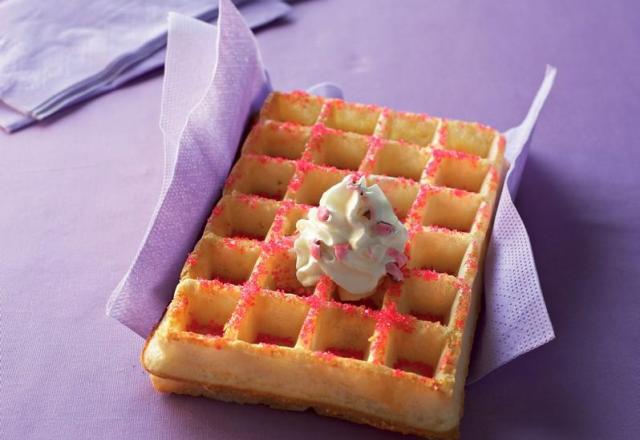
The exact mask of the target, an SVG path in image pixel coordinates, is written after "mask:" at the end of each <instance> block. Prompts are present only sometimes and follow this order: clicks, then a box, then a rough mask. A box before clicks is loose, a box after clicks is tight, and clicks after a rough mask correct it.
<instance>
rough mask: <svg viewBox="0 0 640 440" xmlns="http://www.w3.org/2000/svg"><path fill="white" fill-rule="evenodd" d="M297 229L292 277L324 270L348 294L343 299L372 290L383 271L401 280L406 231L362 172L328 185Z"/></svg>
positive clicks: (306, 280) (305, 278)
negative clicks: (317, 204)
mask: <svg viewBox="0 0 640 440" xmlns="http://www.w3.org/2000/svg"><path fill="white" fill-rule="evenodd" d="M296 228H297V229H298V231H299V233H300V235H299V236H298V238H297V239H296V240H295V243H294V249H295V251H296V255H297V259H296V269H297V271H296V276H297V278H298V280H299V281H300V283H302V285H304V286H312V285H314V284H316V283H317V282H318V279H319V278H320V276H321V275H322V274H323V273H324V274H327V275H328V276H329V277H330V278H331V279H332V280H333V281H334V282H335V283H336V284H338V285H339V286H340V287H342V288H343V289H345V290H346V291H347V292H348V293H349V294H351V295H347V296H348V298H344V297H343V298H342V299H343V300H344V299H347V300H348V299H353V300H357V299H361V298H363V297H365V296H368V295H371V294H373V293H374V289H375V288H376V286H377V285H378V282H379V281H380V278H382V277H383V276H384V275H385V274H389V275H390V276H391V277H392V278H393V279H394V280H396V281H400V280H402V271H401V270H400V268H401V267H402V266H404V264H406V260H407V259H406V256H405V255H404V246H405V243H406V242H407V230H406V228H405V227H404V225H403V224H402V223H400V221H399V220H398V217H396V215H395V213H394V212H393V208H392V207H391V204H390V203H389V201H388V200H387V198H386V197H385V195H384V193H383V192H382V190H381V189H380V187H379V186H378V185H375V184H374V185H371V186H367V184H366V181H365V178H364V177H360V178H358V177H357V176H355V175H350V176H347V177H345V178H344V179H343V180H342V181H341V182H340V183H338V184H336V185H334V186H332V187H331V188H329V189H328V190H327V191H326V192H325V193H324V194H323V195H322V197H321V198H320V206H319V207H317V208H312V209H311V210H309V215H308V219H302V220H298V222H297V223H296ZM341 296H342V295H341Z"/></svg>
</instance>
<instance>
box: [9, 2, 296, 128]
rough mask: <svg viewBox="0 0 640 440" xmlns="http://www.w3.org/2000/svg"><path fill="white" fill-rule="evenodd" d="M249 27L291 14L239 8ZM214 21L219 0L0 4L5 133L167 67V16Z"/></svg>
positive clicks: (278, 6) (272, 7) (280, 5)
mask: <svg viewBox="0 0 640 440" xmlns="http://www.w3.org/2000/svg"><path fill="white" fill-rule="evenodd" d="M236 3H237V4H238V5H239V7H240V8H241V10H242V14H243V15H244V16H245V19H246V21H247V23H248V24H249V26H251V27H258V26H261V25H264V24H266V23H268V22H270V21H272V20H275V19H276V18H279V17H281V16H282V15H284V14H286V13H287V12H288V11H289V9H290V6H289V5H287V4H286V3H284V2H282V1H279V0H260V1H257V0H254V1H247V0H245V1H237V2H236ZM169 11H177V12H180V13H183V14H186V15H190V16H194V17H199V18H201V19H203V20H207V21H212V20H215V19H216V18H217V14H218V6H217V2H216V1H215V0H162V1H158V2H151V3H150V2H146V1H131V0H102V1H93V2H82V1H80V0H64V1H50V2H40V1H38V0H14V1H11V2H5V3H3V2H0V29H2V33H0V52H1V53H2V57H0V127H2V128H3V129H4V130H6V131H8V132H13V131H16V130H19V129H21V128H24V127H26V126H28V125H30V124H32V123H34V122H36V121H38V120H42V119H44V118H46V117H48V116H51V115H52V114H54V113H57V112H59V111H60V110H62V109H64V108H67V107H69V106H71V105H73V104H76V103H78V102H80V101H84V100H87V99H90V98H92V97H94V96H97V95H100V94H103V93H106V92H108V91H110V90H113V89H115V88H117V87H120V86H121V85H122V84H124V83H126V82H127V81H130V80H131V79H133V78H136V77H139V76H140V75H142V74H144V73H147V72H149V71H151V70H153V69H156V68H158V67H160V66H162V64H163V62H164V59H165V44H166V32H167V24H166V23H167V14H168V12H169Z"/></svg>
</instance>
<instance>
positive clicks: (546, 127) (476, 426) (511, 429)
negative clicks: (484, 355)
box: [0, 0, 640, 439]
mask: <svg viewBox="0 0 640 440" xmlns="http://www.w3.org/2000/svg"><path fill="white" fill-rule="evenodd" d="M403 4H406V8H400V7H398V5H397V2H392V1H387V2H376V3H375V7H374V6H371V3H367V5H369V6H366V5H365V2H364V0H363V1H358V2H356V1H353V2H340V1H338V0H332V1H329V0H326V1H307V2H299V3H296V4H295V7H294V9H293V12H292V15H291V17H290V18H289V20H288V22H283V23H281V24H279V25H277V26H274V27H272V28H271V29H269V30H268V31H266V32H264V33H261V34H259V35H258V41H259V43H260V47H261V51H262V53H263V57H264V61H265V65H267V66H269V69H270V75H271V79H272V82H273V84H274V86H275V87H276V88H279V89H289V88H296V87H300V86H301V85H302V86H304V85H307V84H313V83H315V82H318V81H324V80H331V81H334V82H336V83H338V84H340V85H341V86H343V88H344V90H346V91H347V95H346V98H347V99H351V100H357V101H365V102H377V103H380V104H382V105H387V106H391V107H397V108H401V109H406V110H414V111H418V110H422V109H425V108H426V109H427V111H429V112H430V113H432V114H436V115H442V116H449V117H457V118H462V119H477V120H481V121H483V122H486V123H488V124H490V125H493V126H496V127H497V128H500V129H504V128H507V127H510V126H513V125H515V124H516V123H518V122H519V120H520V118H521V116H522V115H523V114H524V113H525V111H526V108H527V106H528V104H529V99H530V94H531V91H532V90H535V88H536V87H537V85H538V83H539V79H540V66H541V65H544V64H546V63H550V64H554V65H556V66H557V67H558V68H559V71H560V72H561V74H560V75H559V76H558V78H557V80H556V84H555V87H554V91H553V93H552V95H551V96H550V98H549V100H548V102H547V104H546V106H545V110H544V112H543V113H542V115H541V118H540V120H539V123H538V129H537V130H536V131H535V133H534V135H533V139H532V141H531V145H530V148H531V149H530V155H529V160H528V163H527V167H526V169H525V171H524V175H523V179H522V183H521V186H520V190H519V194H518V200H517V205H518V208H519V210H520V213H521V215H522V217H523V219H524V222H525V224H526V226H527V229H528V231H529V235H530V237H531V243H532V246H533V250H534V253H535V255H536V262H537V265H538V271H539V275H540V279H541V284H542V287H543V289H544V292H545V298H546V301H547V305H548V308H549V311H550V314H551V318H552V320H553V322H554V327H555V330H556V335H557V339H556V340H555V341H554V342H552V343H550V344H548V345H546V346H544V347H542V348H540V349H538V350H536V351H534V352H532V353H529V354H527V355H524V356H522V357H521V358H519V359H517V360H515V361H513V362H511V363H509V364H508V365H506V366H504V367H503V368H501V369H499V370H497V371H496V372H494V373H492V374H491V375H490V376H489V377H487V378H486V379H484V380H483V381H482V382H480V383H478V384H477V385H474V386H472V387H470V388H468V390H467V396H466V402H465V416H464V419H463V423H462V434H463V439H464V438H474V439H476V438H477V439H484V438H487V439H489V438H490V439H512V438H518V439H539V438H545V439H566V438H594V439H596V438H612V439H617V438H620V439H629V438H638V437H640V422H639V415H638V414H639V408H640V379H639V376H638V373H639V371H638V365H639V362H640V340H639V338H640V323H639V321H638V318H637V316H638V310H639V308H640V297H639V296H638V295H637V292H638V288H639V287H640V283H639V282H638V279H637V274H636V272H637V268H638V267H639V266H640V232H639V230H638V223H639V222H638V220H637V217H638V213H640V201H639V200H638V197H637V195H638V194H640V179H639V178H638V176H637V172H636V168H637V166H638V163H640V151H639V149H638V147H637V144H638V141H637V129H636V125H637V123H636V121H637V117H638V114H640V101H639V100H638V99H637V92H638V90H640V75H638V66H639V65H640V50H639V47H638V46H639V44H638V40H639V35H638V29H640V17H639V12H640V11H639V10H638V6H637V5H636V3H635V2H633V1H626V2H622V1H618V2H608V3H606V4H605V2H596V1H577V0H575V1H565V2H557V1H553V0H544V1H538V2H528V3H526V4H524V3H515V2H514V3H507V2H498V1H497V0H496V1H493V0H483V1H479V2H473V3H469V2H463V1H461V0H459V1H458V0H457V1H452V2H424V1H423V0H415V1H406V2H403ZM479 85H480V87H479ZM160 86H161V79H160V78H155V79H151V80H149V81H146V82H138V83H136V84H135V85H133V86H129V87H126V88H125V89H122V90H119V91H116V92H114V93H112V94H109V95H107V96H104V97H101V98H100V99H97V100H95V101H93V102H90V103H88V104H86V105H83V106H82V107H81V108H79V109H77V110H75V111H73V112H72V113H70V114H68V115H67V116H66V117H65V118H64V119H60V120H58V121H56V123H55V124H43V125H42V126H38V127H34V128H33V129H31V130H28V131H25V132H22V133H19V134H17V135H13V136H6V135H0V163H1V164H2V167H1V168H0V188H1V190H0V207H2V208H1V210H0V249H2V253H0V350H1V352H0V386H1V387H2V389H1V390H0V411H1V413H0V437H1V438H8V439H12V438H42V439H45V438H46V439H49V438H181V439H192V438H193V439H196V438H219V439H232V438H233V439H236V438H243V439H258V438H260V439H261V438H272V437H278V438H287V439H288V438H290V439H294V438H318V439H319V438H330V437H336V438H347V437H348V438H354V437H357V436H362V437H364V436H367V437H368V438H371V439H383V438H400V437H399V436H396V435H394V434H390V433H385V432H382V431H377V430H374V429H372V428H367V427H362V426H357V425H354V424H350V423H347V422H342V421H338V420H331V419H327V418H321V417H317V416H315V415H313V414H311V413H300V414H299V413H288V412H282V411H273V410H269V409H266V408H262V407H255V406H239V405H232V404H225V403H219V402H214V401H207V400H204V399H193V398H187V397H167V396H160V395H157V394H155V392H154V391H153V390H152V389H151V387H150V385H149V383H148V380H147V378H146V376H145V374H144V373H143V371H142V369H141V367H140V365H139V362H138V356H139V352H140V349H141V341H140V339H139V338H138V337H137V336H135V335H134V334H132V333H131V332H130V331H128V330H127V329H125V328H124V327H122V326H121V325H120V324H118V323H117V322H115V321H113V320H111V319H109V318H107V317H106V316H104V303H105V301H106V299H107V297H108V295H109V293H110V291H111V290H112V289H113V288H114V286H115V285H116V284H117V282H118V281H119V279H120V277H121V275H122V273H124V271H125V270H126V268H127V266H128V264H129V262H130V261H131V259H132V257H133V256H134V254H135V252H136V249H137V246H138V244H139V242H140V239H141V238H142V235H143V234H144V231H145V228H146V226H147V221H148V219H149V216H150V214H151V212H152V210H153V207H154V205H155V202H156V200H157V197H158V194H159V190H160V186H161V182H162V174H163V157H162V138H161V135H160V131H159V129H158V124H157V121H158V116H159V111H160V109H159V101H160V92H161V90H160Z"/></svg>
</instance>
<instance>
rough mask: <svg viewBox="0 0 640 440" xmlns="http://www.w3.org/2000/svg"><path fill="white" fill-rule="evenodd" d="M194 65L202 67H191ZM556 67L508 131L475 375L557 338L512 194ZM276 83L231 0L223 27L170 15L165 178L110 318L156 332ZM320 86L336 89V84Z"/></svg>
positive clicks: (223, 10) (143, 332) (224, 3)
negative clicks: (248, 130) (249, 126)
mask: <svg viewBox="0 0 640 440" xmlns="http://www.w3.org/2000/svg"><path fill="white" fill-rule="evenodd" d="M214 49H215V50H214ZM196 64H197V65H198V66H199V68H198V69H192V66H194V65H196ZM554 74H555V70H554V69H549V70H548V71H547V75H546V76H545V80H544V82H543V85H542V87H541V88H540V91H539V92H538V95H537V96H536V99H535V100H534V103H533V105H532V109H531V110H530V112H529V114H528V115H527V117H526V118H525V120H524V122H523V123H522V124H521V125H520V126H518V127H516V128H514V129H512V130H509V131H507V132H506V133H505V134H506V137H507V150H508V153H507V156H508V158H509V159H510V161H511V162H512V163H513V164H514V165H513V166H512V168H511V170H510V172H509V175H508V177H507V184H506V185H505V189H504V190H503V191H502V193H501V197H500V205H499V207H498V213H497V215H496V220H495V226H494V232H493V238H492V240H491V243H490V246H489V255H488V258H487V263H486V266H485V276H486V278H487V283H486V289H485V290H486V291H485V302H486V307H485V313H484V320H483V325H482V326H481V327H480V329H479V332H478V335H477V341H478V347H479V350H475V351H476V352H478V351H479V353H477V355H476V356H475V360H474V362H473V363H472V365H471V370H470V371H471V373H470V377H471V379H477V378H479V377H481V376H482V375H484V374H486V373H488V372H489V371H492V370H493V369H495V368H497V367H499V366H500V365H502V364H504V363H505V362H508V361H509V360H511V359H513V358H515V357H517V356H519V355H520V354H522V353H525V352H526V351H529V350H531V349H533V348H535V347H537V346H539V345H542V344H544V343H546V342H548V341H549V340H551V339H552V338H553V328H552V327H551V322H550V320H549V316H548V314H547V310H546V306H545V304H544V299H543V297H542V292H541V290H540V286H539V283H538V278H537V273H536V270H535V264H534V260H533V255H532V253H531V247H530V245H529V239H528V236H527V233H526V230H525V229H524V225H523V224H522V221H521V220H520V217H519V216H518V213H517V210H516V208H515V206H514V205H513V203H512V201H511V200H512V199H511V197H512V195H515V191H516V190H517V183H518V182H517V180H518V179H519V176H520V175H521V169H522V167H523V166H524V161H525V160H526V149H524V147H525V144H526V141H527V139H528V138H529V135H530V133H531V129H532V127H533V125H534V123H535V120H536V119H537V116H538V113H539V111H540V109H541V107H542V104H543V103H544V100H545V98H546V96H547V94H548V92H549V90H550V88H551V84H552V83H553V77H554ZM269 89H270V87H269V82H268V78H267V76H266V74H265V70H264V67H263V66H262V62H261V58H260V53H259V51H258V49H257V46H256V42H255V40H254V38H253V34H252V33H251V31H250V30H249V28H248V27H247V25H246V24H245V23H244V21H243V20H242V17H241V16H240V14H239V13H238V11H237V10H236V8H235V7H234V6H233V5H232V4H231V3H230V1H229V0H221V1H220V17H219V27H218V28H217V30H216V29H215V28H214V27H212V26H210V25H208V24H206V23H203V22H201V21H198V20H195V19H192V18H189V17H185V16H183V15H179V14H172V15H171V16H170V18H169V42H168V50H167V60H166V65H165V83H164V93H163V100H162V115H161V128H162V130H163V133H164V139H165V158H166V160H165V176H164V177H165V179H164V184H163V188H162V192H161V195H160V200H159V202H158V205H157V208H156V210H155V212H154V214H153V217H152V220H151V223H150V226H149V229H148V231H147V234H146V236H145V238H144V240H143V242H142V245H141V247H140V249H139V251H138V254H137V256H136V258H135V260H134V262H133V264H132V266H131V267H130V268H129V271H128V272H127V274H126V275H125V277H124V278H123V280H122V281H121V283H120V284H119V285H118V287H117V288H116V289H115V291H114V292H113V294H112V295H111V298H110V299H109V302H108V304H107V314H108V315H109V316H112V317H113V318H115V319H117V320H119V321H120V322H121V323H123V324H124V325H126V326H127V327H129V328H130V329H132V330H133V331H135V332H136V333H137V334H139V335H140V336H142V337H146V336H147V335H148V334H149V333H150V332H151V330H152V329H153V327H154V325H155V324H156V323H157V322H158V320H159V319H160V317H161V316H162V314H163V312H164V310H165V308H166V306H167V304H168V303H169V302H170V300H171V298H172V296H173V291H174V288H175V286H176V284H177V282H178V277H179V274H180V269H181V267H182V265H183V263H184V261H185V259H186V257H187V255H188V253H189V252H190V251H191V249H192V248H193V245H194V243H195V242H196V240H197V238H198V236H199V235H200V234H201V229H202V225H203V224H204V222H205V221H206V219H207V217H208V215H209V213H210V212H211V208H212V206H213V204H214V202H215V201H216V200H217V198H218V196H219V194H220V191H221V188H222V184H223V182H224V180H225V177H226V175H227V173H228V171H229V169H230V167H231V165H232V162H233V159H234V157H235V154H236V151H237V148H238V145H239V143H240V140H241V135H242V132H243V130H244V128H245V125H246V123H247V120H248V117H249V115H250V114H251V112H252V111H254V110H256V109H257V108H259V107H260V105H261V103H262V102H263V100H264V97H265V96H266V94H267V92H268V91H269ZM314 92H316V93H327V94H329V95H331V96H339V91H338V90H336V89H335V87H333V86H331V85H324V86H321V87H320V88H319V89H316V90H314ZM523 151H524V153H523ZM509 190H511V191H513V193H511V192H510V191H509Z"/></svg>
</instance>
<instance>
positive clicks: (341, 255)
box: [334, 243, 351, 261]
mask: <svg viewBox="0 0 640 440" xmlns="http://www.w3.org/2000/svg"><path fill="white" fill-rule="evenodd" d="M334 249H335V253H336V258H337V259H338V261H342V260H344V259H345V258H347V254H348V253H349V250H350V249H351V246H349V243H340V244H337V245H335V246H334Z"/></svg>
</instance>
